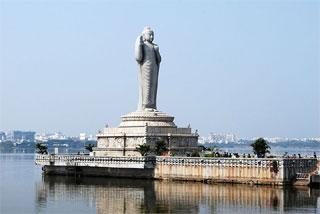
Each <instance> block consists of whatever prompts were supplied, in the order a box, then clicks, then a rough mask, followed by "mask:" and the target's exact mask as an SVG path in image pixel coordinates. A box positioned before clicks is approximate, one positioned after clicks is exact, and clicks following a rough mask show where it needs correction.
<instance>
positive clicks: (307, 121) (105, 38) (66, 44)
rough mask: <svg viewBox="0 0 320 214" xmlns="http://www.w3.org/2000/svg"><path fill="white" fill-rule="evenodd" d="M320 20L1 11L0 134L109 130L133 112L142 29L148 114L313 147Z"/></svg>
mask: <svg viewBox="0 0 320 214" xmlns="http://www.w3.org/2000/svg"><path fill="white" fill-rule="evenodd" d="M154 8H157V9H154ZM319 20H320V2H319V1H303V2H302V1H295V2H292V1H284V0H283V1H272V2H269V1H251V2H249V1H243V2H232V1H228V2H227V1H215V2H211V1H202V2H201V1H200V2H199V1H186V2H183V3H182V2H181V1H161V2H150V1H144V0H142V1H138V2H131V1H88V0H85V1H81V2H80V1H79V2H78V1H22V0H21V1H20V0H13V1H2V2H1V3H0V130H32V131H36V132H40V133H42V132H52V131H54V132H55V131H56V132H58V131H60V132H63V133H65V134H67V135H73V136H76V135H77V134H79V133H83V132H84V133H92V134H94V133H97V132H98V130H101V129H103V127H104V126H105V125H106V124H108V125H109V126H118V125H119V123H120V116H121V115H124V114H126V113H128V112H131V111H135V110H136V107H137V101H138V86H137V71H138V69H137V65H136V62H135V60H134V54H133V52H134V49H133V46H134V41H135V39H136V35H138V34H139V33H140V32H141V31H142V29H143V27H144V26H146V25H148V26H151V27H152V28H153V29H154V30H155V32H156V37H155V43H158V44H159V45H160V48H161V49H160V52H161V55H162V57H163V61H162V64H161V67H160V76H159V89H158V93H159V94H158V109H159V110H160V111H164V112H167V113H169V114H171V115H174V116H175V122H176V124H178V125H179V126H185V127H187V126H188V124H191V127H192V128H193V129H197V130H198V132H199V134H200V135H201V136H205V135H208V134H209V133H210V132H214V133H234V134H235V135H236V136H239V137H240V138H241V137H246V138H250V137H256V136H263V137H265V136H280V137H292V138H294V137H299V138H303V137H319V136H320V110H319V109H320V80H319V79H320V74H319V73H320V42H319V37H320V35H319V28H320V27H319V26H320V21H319Z"/></svg>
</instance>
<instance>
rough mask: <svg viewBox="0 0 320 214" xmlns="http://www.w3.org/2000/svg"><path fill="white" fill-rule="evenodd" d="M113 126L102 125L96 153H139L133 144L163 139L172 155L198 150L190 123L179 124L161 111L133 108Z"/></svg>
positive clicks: (151, 144) (196, 137) (113, 154)
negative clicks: (184, 125)
mask: <svg viewBox="0 0 320 214" xmlns="http://www.w3.org/2000/svg"><path fill="white" fill-rule="evenodd" d="M121 118H122V122H121V123H120V125H119V126H118V127H116V128H108V127H107V128H104V130H103V131H102V132H101V133H99V134H98V135H97V139H98V145H97V148H94V150H93V154H94V155H95V156H141V155H140V153H139V152H137V151H136V147H137V146H139V145H141V144H145V143H146V144H147V145H150V147H151V149H153V148H154V147H155V145H156V143H157V142H159V141H164V142H165V143H166V145H167V148H168V149H169V153H170V154H171V155H179V156H181V155H182V156H187V155H190V154H191V153H192V152H194V151H198V134H197V133H193V132H192V130H191V128H190V127H187V128H179V127H177V126H176V125H175V123H174V122H173V121H174V117H173V116H170V115H168V114H166V113H164V112H160V111H150V112H149V111H136V112H132V113H129V114H126V115H124V116H122V117H121Z"/></svg>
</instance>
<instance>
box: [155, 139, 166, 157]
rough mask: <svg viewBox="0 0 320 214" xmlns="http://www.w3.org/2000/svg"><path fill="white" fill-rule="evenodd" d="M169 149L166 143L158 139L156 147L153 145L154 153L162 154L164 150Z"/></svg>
mask: <svg viewBox="0 0 320 214" xmlns="http://www.w3.org/2000/svg"><path fill="white" fill-rule="evenodd" d="M167 151H169V149H168V148H167V145H166V143H165V142H164V141H158V142H157V143H156V147H155V153H156V155H162V154H163V153H164V152H167Z"/></svg>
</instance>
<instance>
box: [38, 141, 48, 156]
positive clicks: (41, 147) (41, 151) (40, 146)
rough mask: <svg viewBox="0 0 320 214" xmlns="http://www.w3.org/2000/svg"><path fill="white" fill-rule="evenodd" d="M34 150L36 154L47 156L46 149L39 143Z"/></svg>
mask: <svg viewBox="0 0 320 214" xmlns="http://www.w3.org/2000/svg"><path fill="white" fill-rule="evenodd" d="M36 149H37V153H38V154H48V147H47V146H46V145H43V144H41V143H37V144H36Z"/></svg>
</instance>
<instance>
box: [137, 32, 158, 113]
mask: <svg viewBox="0 0 320 214" xmlns="http://www.w3.org/2000/svg"><path fill="white" fill-rule="evenodd" d="M153 38H154V33H153V30H152V29H151V28H150V27H145V28H144V29H143V32H142V35H140V36H138V38H137V40H136V44H135V57H136V60H137V62H138V64H139V68H140V69H139V74H138V77H139V103H138V111H156V110H157V89H158V75H159V67H160V62H161V56H160V52H159V46H158V45H156V44H154V43H153Z"/></svg>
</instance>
